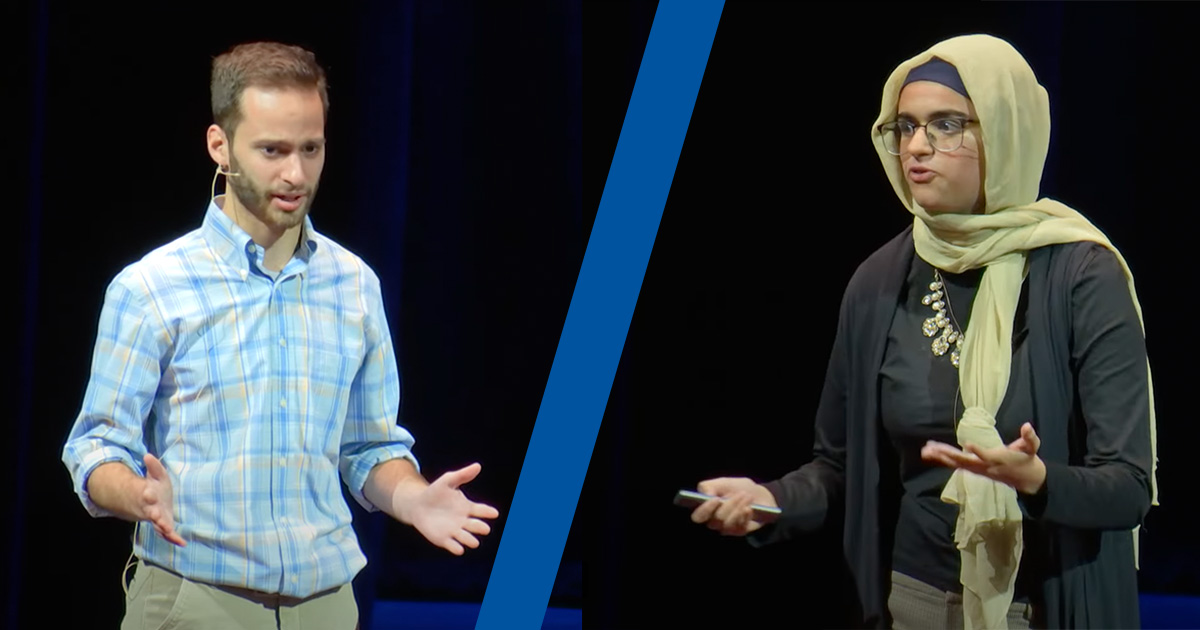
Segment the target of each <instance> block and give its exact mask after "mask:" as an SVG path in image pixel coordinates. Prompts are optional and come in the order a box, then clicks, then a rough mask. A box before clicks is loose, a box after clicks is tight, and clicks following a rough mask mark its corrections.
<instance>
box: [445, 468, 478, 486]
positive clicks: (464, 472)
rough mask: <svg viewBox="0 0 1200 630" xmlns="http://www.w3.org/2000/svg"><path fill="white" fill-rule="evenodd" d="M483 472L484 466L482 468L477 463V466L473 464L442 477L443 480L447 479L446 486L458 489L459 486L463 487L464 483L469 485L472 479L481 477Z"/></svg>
mask: <svg viewBox="0 0 1200 630" xmlns="http://www.w3.org/2000/svg"><path fill="white" fill-rule="evenodd" d="M481 470H483V466H481V465H480V464H478V463H475V464H471V465H470V466H467V467H466V468H459V469H458V470H452V471H450V472H448V473H446V474H444V475H442V479H445V480H446V484H447V485H449V486H450V487H451V488H458V487H459V486H461V485H463V484H464V483H467V482H469V481H471V480H472V479H474V478H475V477H477V476H479V471H481Z"/></svg>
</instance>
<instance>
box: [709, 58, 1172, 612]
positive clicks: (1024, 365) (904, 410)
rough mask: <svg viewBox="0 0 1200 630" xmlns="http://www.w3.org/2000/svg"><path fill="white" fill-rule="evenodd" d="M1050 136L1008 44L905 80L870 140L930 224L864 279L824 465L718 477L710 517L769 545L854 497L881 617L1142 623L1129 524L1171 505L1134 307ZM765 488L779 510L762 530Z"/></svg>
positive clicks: (831, 410) (938, 63)
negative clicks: (1055, 197)
mask: <svg viewBox="0 0 1200 630" xmlns="http://www.w3.org/2000/svg"><path fill="white" fill-rule="evenodd" d="M1049 137H1050V111H1049V101H1048V98H1047V95H1046V91H1045V90H1044V89H1043V88H1042V87H1041V86H1040V85H1039V84H1038V83H1037V80H1036V78H1035V77H1034V75H1033V71H1032V70H1031V69H1030V68H1029V65H1028V64H1027V63H1026V62H1025V60H1024V59H1023V58H1022V57H1021V55H1020V54H1019V53H1018V52H1017V51H1016V50H1015V49H1013V48H1012V46H1010V45H1009V44H1008V43H1006V42H1004V41H1002V40H999V39H996V38H994V37H990V36H983V35H972V36H965V37H957V38H954V39H950V40H947V41H945V42H942V43H939V44H937V45H936V46H934V47H932V48H930V49H929V50H927V51H925V52H924V53H921V54H920V55H917V56H916V57H913V58H912V59H910V60H908V61H906V62H905V63H903V64H901V65H900V66H899V67H898V68H897V69H896V70H895V71H894V72H893V73H892V75H891V77H890V78H889V79H888V81H887V83H886V84H885V86H884V93H883V102H882V107H881V110H880V115H879V118H878V119H877V120H876V122H875V125H874V127H873V128H872V138H873V140H874V143H875V147H876V149H877V150H878V152H879V156H880V159H881V160H882V162H883V167H884V170H885V171H886V173H887V175H888V178H889V179H890V180H891V182H892V185H893V188H894V189H895V191H896V194H897V196H899V198H900V200H901V202H902V203H903V204H904V206H905V207H906V208H908V210H909V211H910V212H911V213H912V214H913V215H914V221H913V225H912V227H910V228H908V229H906V230H905V231H904V232H903V233H901V234H900V235H899V236H897V237H896V238H895V239H893V240H892V241H891V242H889V243H888V244H887V245H885V246H884V247H882V248H881V249H879V250H878V251H876V252H875V253H874V254H873V255H872V256H871V257H870V258H869V259H868V260H867V261H866V262H864V263H863V264H862V265H861V266H860V267H859V269H858V271H857V272H856V274H855V275H854V277H853V278H852V279H851V281H850V284H849V286H848V288H847V291H846V294H845V296H844V299H843V302H842V306H841V313H840V316H839V324H838V331H837V337H836V340H835V342H834V348H833V352H832V356H831V358H830V362H829V367H828V372H827V375H826V382H825V386H824V390H823V392H822V396H821V402H820V405H819V408H818V410H817V418H816V431H815V436H816V439H815V446H814V459H813V461H812V462H810V463H808V464H806V465H804V466H803V467H801V468H800V469H798V470H796V471H794V472H792V473H789V474H788V475H786V476H784V477H783V478H781V479H778V480H775V481H771V482H768V483H764V484H757V483H755V482H753V481H752V480H749V479H744V478H721V479H710V480H707V481H704V482H702V483H701V484H700V485H699V488H698V489H699V490H700V491H701V492H705V493H708V494H712V495H715V496H718V497H720V499H719V500H718V499H713V500H710V501H708V502H706V503H704V504H703V505H701V506H699V507H697V508H696V509H695V511H694V512H693V514H692V518H693V520H695V521H696V522H701V523H704V522H706V523H708V525H709V527H711V528H713V529H717V530H719V531H721V532H722V533H725V534H731V535H746V534H749V536H750V540H751V542H752V543H753V544H756V545H762V544H767V543H772V542H776V541H780V540H786V539H788V538H791V537H793V536H795V535H798V534H801V533H804V532H809V531H813V530H815V529H817V528H819V527H821V526H822V525H823V524H824V523H825V521H826V519H827V518H829V517H830V516H831V515H837V514H838V513H840V512H841V511H842V510H844V515H845V519H844V552H845V556H846V559H847V561H848V562H849V565H850V569H851V572H852V573H853V575H854V579H855V585H856V589H857V593H856V595H857V597H858V602H859V604H860V605H861V611H860V612H861V615H862V622H863V623H864V624H866V625H868V626H876V627H887V626H889V625H893V624H894V627H898V628H905V627H908V628H934V627H960V628H961V627H966V628H1005V627H1122V628H1129V627H1135V626H1138V625H1139V617H1138V608H1137V579H1136V573H1135V571H1136V569H1135V562H1136V534H1137V529H1136V528H1137V527H1138V526H1140V524H1141V523H1142V520H1143V519H1144V517H1145V515H1146V512H1147V511H1148V510H1149V507H1150V506H1151V505H1152V504H1157V501H1156V487H1155V483H1154V467H1155V458H1154V438H1153V435H1154V416H1153V394H1152V387H1151V381H1150V372H1149V366H1148V363H1147V360H1146V350H1145V343H1144V335H1143V330H1142V326H1141V321H1140V320H1141V311H1140V306H1139V305H1138V303H1137V298H1136V292H1135V291H1134V290H1133V281H1132V276H1131V275H1130V274H1129V270H1128V266H1127V265H1126V264H1125V261H1124V259H1123V258H1122V257H1121V255H1120V253H1119V252H1117V250H1116V249H1115V248H1114V247H1113V246H1112V244H1111V243H1109V241H1108V239H1107V238H1105V236H1104V235H1103V234H1102V233H1101V232H1100V231H1099V230H1097V229H1096V228H1095V227H1094V226H1092V225H1091V224H1090V223H1089V222H1088V221H1087V220H1086V219H1085V218H1084V217H1082V216H1081V215H1080V214H1079V213H1077V212H1075V211H1074V210H1072V209H1070V208H1068V207H1066V206H1064V205H1062V204H1060V203H1058V202H1055V201H1052V200H1049V199H1041V200H1038V199H1037V192H1038V185H1039V181H1040V179H1041V173H1042V168H1043V164H1044V162H1045V158H1046V153H1047V150H1048V147H1049ZM752 503H755V504H764V505H768V506H778V507H781V508H782V509H783V515H782V517H781V518H780V519H779V520H778V521H777V522H776V523H773V524H771V525H769V526H765V527H764V526H763V525H762V524H760V523H758V522H756V521H754V520H752V516H751V514H752V512H751V510H750V508H749V506H750V505H751V504H752ZM1131 530H1133V531H1132V532H1131Z"/></svg>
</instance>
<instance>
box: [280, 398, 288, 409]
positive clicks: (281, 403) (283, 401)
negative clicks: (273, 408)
mask: <svg viewBox="0 0 1200 630" xmlns="http://www.w3.org/2000/svg"><path fill="white" fill-rule="evenodd" d="M279 406H280V407H283V408H284V409H287V401H286V400H281V401H279Z"/></svg>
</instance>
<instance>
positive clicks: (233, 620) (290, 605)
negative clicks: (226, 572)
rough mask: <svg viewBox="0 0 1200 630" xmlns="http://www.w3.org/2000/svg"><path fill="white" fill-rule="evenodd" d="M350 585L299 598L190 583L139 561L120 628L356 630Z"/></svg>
mask: <svg viewBox="0 0 1200 630" xmlns="http://www.w3.org/2000/svg"><path fill="white" fill-rule="evenodd" d="M357 627H358V605H357V604H356V603H355V601H354V590H353V589H352V588H351V587H350V585H349V584H345V585H343V586H341V587H340V588H336V589H332V590H329V591H326V592H324V593H318V594H316V595H313V596H312V597H306V598H304V599H299V598H295V597H286V596H282V595H271V594H267V593H260V592H258V591H251V590H247V589H240V588H234V587H226V586H214V585H211V584H205V583H203V582H195V581H192V580H189V579H187V578H185V577H183V576H181V575H179V574H177V573H174V572H172V571H168V570H166V569H164V568H162V567H159V566H156V565H153V564H148V563H145V562H142V561H141V560H139V561H138V564H137V573H135V574H134V576H133V583H132V584H130V586H129V593H128V595H126V597H125V620H124V621H123V622H122V623H121V630H209V629H212V630H355V629H356V628H357Z"/></svg>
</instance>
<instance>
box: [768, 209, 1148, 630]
mask: <svg viewBox="0 0 1200 630" xmlns="http://www.w3.org/2000/svg"><path fill="white" fill-rule="evenodd" d="M913 257H914V250H913V240H912V228H911V227H909V228H907V229H905V230H904V232H902V233H900V234H899V235H897V237H896V238H894V239H892V240H891V241H890V242H889V243H887V244H886V245H884V246H883V247H881V248H880V249H879V250H877V251H876V252H875V253H874V254H872V255H871V257H870V258H868V259H867V260H866V261H865V262H864V263H863V264H862V265H861V266H860V267H859V269H858V271H857V272H855V274H854V277H853V278H851V280H850V283H849V286H848V287H847V289H846V293H845V295H844V296H843V300H842V304H841V308H840V310H839V314H838V326H837V335H836V337H835V338H834V345H833V350H832V352H831V353H830V356H829V364H828V368H827V370H826V375H825V384H824V388H823V389H822V392H821V399H820V403H819V404H818V406H817V412H816V423H815V425H814V441H813V449H812V458H811V461H809V462H808V463H807V464H804V465H803V466H801V467H800V468H799V469H797V470H795V471H793V472H790V473H788V474H787V475H785V476H783V477H782V478H780V479H778V480H775V481H770V482H767V483H765V484H764V485H765V486H766V487H767V488H768V489H769V490H770V492H771V493H772V494H773V495H774V496H775V498H776V501H777V502H778V504H779V506H780V507H781V508H783V514H782V515H781V517H780V519H779V520H778V521H777V522H776V523H775V524H773V525H771V526H768V527H764V528H762V529H760V530H758V531H757V532H755V533H754V534H752V535H751V536H750V538H749V540H750V542H751V544H754V545H756V546H760V545H764V544H769V543H773V542H777V541H785V540H788V539H790V538H793V537H795V536H799V535H803V534H804V533H805V532H810V531H813V530H816V529H817V528H820V527H822V526H823V525H825V524H826V523H827V522H832V523H837V522H839V521H840V529H841V530H842V550H843V553H844V555H845V559H846V563H847V566H848V569H849V570H850V572H851V575H852V576H853V578H854V589H855V590H854V592H853V596H854V597H855V601H856V603H857V607H856V609H855V610H854V611H851V612H849V616H848V618H847V622H848V623H849V624H851V625H854V626H864V625H865V626H870V627H879V628H886V627H889V626H890V623H891V621H890V617H889V616H888V613H887V596H888V589H889V588H890V580H889V579H888V576H889V575H890V570H891V561H892V548H893V547H892V544H891V540H890V539H891V534H892V533H893V532H894V531H895V523H896V516H895V513H894V512H892V511H891V508H890V507H889V505H888V503H889V501H890V498H889V497H890V496H891V494H890V487H889V486H890V484H891V481H892V480H895V479H896V478H897V477H898V475H896V470H898V468H896V467H895V465H893V464H890V463H889V462H888V461H887V460H888V459H889V456H890V455H891V453H892V452H893V449H892V448H891V447H890V445H889V444H888V440H887V435H886V433H885V432H884V431H883V429H882V424H881V418H880V417H881V407H880V370H881V369H882V367H883V357H884V352H885V350H886V349H887V338H888V331H889V330H890V328H891V322H892V320H893V319H894V318H895V314H896V308H897V306H898V304H899V303H900V301H901V299H902V297H901V296H902V294H903V291H902V289H903V287H904V284H905V279H906V278H907V276H908V273H909V271H910V270H911V265H912V260H913ZM1026 283H1027V285H1028V292H1029V299H1028V302H1027V306H1026V307H1025V308H1024V309H1023V310H1024V312H1025V315H1026V321H1027V328H1028V336H1027V337H1026V338H1025V340H1024V344H1025V345H1026V346H1027V347H1026V351H1027V352H1028V357H1029V362H1028V365H1029V368H1028V370H1029V374H1030V378H1029V381H1028V384H1029V386H1030V388H1031V392H1030V396H1029V399H1030V400H1031V401H1032V405H1033V418H1032V423H1033V426H1034V428H1035V429H1036V430H1037V432H1038V436H1039V437H1040V438H1041V442H1042V444H1041V450H1040V451H1039V453H1038V455H1039V456H1040V457H1041V458H1042V461H1044V462H1045V464H1046V482H1045V484H1044V485H1043V488H1042V491H1041V492H1040V493H1039V495H1038V496H1037V497H1033V498H1031V497H1026V496H1024V495H1018V497H1019V498H1020V502H1021V505H1022V509H1023V510H1024V512H1025V515H1026V519H1027V523H1028V521H1033V522H1034V523H1036V524H1037V525H1038V531H1040V532H1041V533H1042V536H1041V537H1039V538H1037V539H1033V540H1031V539H1029V538H1026V540H1025V551H1024V555H1023V556H1022V557H1023V566H1022V568H1023V569H1024V568H1025V567H1026V566H1027V565H1028V563H1029V562H1030V561H1035V562H1036V563H1037V564H1038V565H1039V566H1038V568H1037V569H1036V571H1026V573H1027V574H1028V575H1030V576H1036V577H1037V579H1038V582H1037V584H1036V589H1035V592H1033V593H1031V595H1030V597H1031V601H1032V602H1033V603H1034V604H1035V609H1034V610H1035V614H1036V615H1037V616H1036V617H1035V619H1033V623H1034V625H1035V626H1036V627H1049V628H1091V627H1100V628H1135V627H1138V626H1139V625H1140V623H1141V622H1140V617H1139V613H1138V596H1137V573H1136V570H1135V568H1134V564H1133V558H1134V555H1133V534H1132V532H1131V531H1130V530H1132V529H1133V528H1134V527H1136V526H1137V525H1140V524H1142V522H1143V520H1144V519H1145V516H1146V512H1147V511H1148V510H1149V508H1150V473H1151V459H1152V456H1151V448H1150V405H1149V396H1148V388H1147V385H1148V381H1147V378H1146V351H1145V341H1144V337H1143V335H1142V329H1141V326H1140V324H1138V320H1137V314H1136V312H1135V311H1134V306H1133V301H1132V300H1131V299H1130V294H1129V290H1128V287H1127V285H1126V282H1125V277H1124V273H1123V272H1122V270H1121V267H1120V265H1119V264H1118V262H1117V259H1116V257H1115V256H1114V255H1113V254H1112V253H1111V252H1109V251H1108V250H1107V249H1105V248H1103V247H1101V246H1099V245H1096V244H1093V243H1068V244H1063V245H1052V246H1048V247H1042V248H1039V249H1036V250H1033V251H1031V252H1029V275H1028V277H1027V278H1026ZM968 334H970V333H969V330H968ZM897 485H899V484H897ZM843 517H844V518H843ZM1026 531H1028V526H1027V528H1026ZM809 569H811V570H813V571H822V570H826V568H824V567H809Z"/></svg>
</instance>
